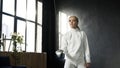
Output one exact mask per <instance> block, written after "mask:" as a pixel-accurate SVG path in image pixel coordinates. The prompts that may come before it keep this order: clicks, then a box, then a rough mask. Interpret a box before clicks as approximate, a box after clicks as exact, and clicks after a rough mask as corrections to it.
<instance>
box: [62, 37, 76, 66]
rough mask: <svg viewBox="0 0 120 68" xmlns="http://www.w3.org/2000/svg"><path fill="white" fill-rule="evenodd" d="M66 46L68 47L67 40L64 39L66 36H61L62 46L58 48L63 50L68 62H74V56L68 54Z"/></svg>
mask: <svg viewBox="0 0 120 68" xmlns="http://www.w3.org/2000/svg"><path fill="white" fill-rule="evenodd" d="M67 47H68V42H67V40H66V36H64V37H63V38H62V46H61V47H60V50H62V51H63V53H64V54H65V56H66V58H67V59H68V60H69V61H70V62H72V63H73V64H76V60H74V58H72V57H71V56H70V54H69V53H68V51H67Z"/></svg>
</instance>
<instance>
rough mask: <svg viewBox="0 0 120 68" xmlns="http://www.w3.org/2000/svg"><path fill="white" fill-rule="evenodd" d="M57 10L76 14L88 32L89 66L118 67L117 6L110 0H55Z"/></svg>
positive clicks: (119, 24)
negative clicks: (90, 61) (90, 60)
mask: <svg viewBox="0 0 120 68" xmlns="http://www.w3.org/2000/svg"><path fill="white" fill-rule="evenodd" d="M56 9H57V12H59V11H61V12H64V13H66V14H67V15H76V16H78V17H79V20H80V22H79V23H80V24H79V26H80V28H81V29H82V30H84V31H85V32H86V33H87V35H88V40H89V45H90V51H91V59H92V65H91V68H120V64H119V63H120V53H119V52H120V6H119V2H116V1H114V0H111V1H107V0H56Z"/></svg>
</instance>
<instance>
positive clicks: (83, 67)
mask: <svg viewBox="0 0 120 68" xmlns="http://www.w3.org/2000/svg"><path fill="white" fill-rule="evenodd" d="M77 68H85V65H84V64H79V65H78V66H77Z"/></svg>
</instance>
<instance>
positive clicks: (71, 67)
mask: <svg viewBox="0 0 120 68" xmlns="http://www.w3.org/2000/svg"><path fill="white" fill-rule="evenodd" d="M64 68H76V67H75V65H74V64H72V63H71V62H69V61H68V60H65V65H64Z"/></svg>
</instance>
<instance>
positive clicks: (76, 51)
mask: <svg viewBox="0 0 120 68" xmlns="http://www.w3.org/2000/svg"><path fill="white" fill-rule="evenodd" d="M60 49H61V50H63V51H64V53H65V59H66V60H69V61H70V62H71V63H73V64H75V65H76V64H81V63H90V62H91V60H90V52H89V46H88V39H87V36H86V34H85V32H84V31H80V29H78V28H76V29H71V30H70V31H69V32H67V33H66V34H65V35H64V36H63V38H62V45H61V48H60Z"/></svg>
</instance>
